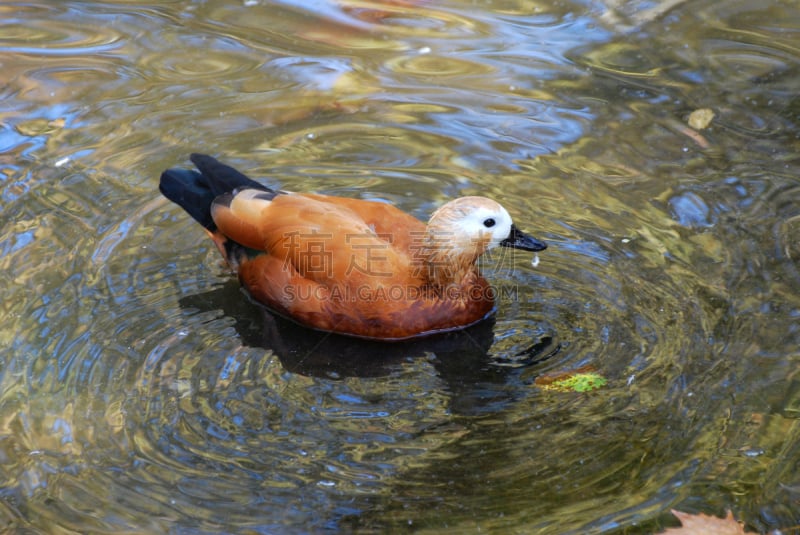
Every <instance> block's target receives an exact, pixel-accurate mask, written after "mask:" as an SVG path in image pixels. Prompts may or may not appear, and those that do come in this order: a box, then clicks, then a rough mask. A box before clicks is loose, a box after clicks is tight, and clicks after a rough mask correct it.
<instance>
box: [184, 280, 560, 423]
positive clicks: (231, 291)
mask: <svg viewBox="0 0 800 535" xmlns="http://www.w3.org/2000/svg"><path fill="white" fill-rule="evenodd" d="M180 305H181V307H184V308H191V309H195V310H198V311H201V312H206V311H214V310H219V311H221V312H222V314H224V315H225V316H228V317H230V318H233V320H234V322H235V324H234V328H235V330H236V332H237V333H238V334H239V336H240V337H241V340H242V343H243V344H244V345H247V346H250V347H260V348H263V349H266V350H270V351H272V352H273V353H274V354H275V355H276V356H277V357H278V358H279V359H280V361H281V364H282V365H283V367H284V368H285V369H286V370H288V371H290V372H293V373H298V374H302V375H306V376H312V377H325V378H342V377H381V376H385V375H389V374H391V373H392V371H393V370H396V369H397V368H398V366H399V365H400V364H401V363H402V362H404V361H407V360H408V359H414V358H426V357H427V358H432V362H433V365H434V366H435V368H436V371H437V373H438V374H439V375H440V377H441V379H442V380H443V381H444V382H445V383H446V384H447V386H448V389H449V391H450V393H451V396H452V398H453V402H454V404H456V405H461V406H463V407H464V408H466V407H467V406H470V407H473V408H474V407H476V405H477V406H487V405H493V404H495V403H497V402H501V403H502V402H503V401H508V397H509V395H512V394H511V393H510V392H508V389H503V388H491V387H490V385H499V384H504V383H506V382H507V381H508V380H509V378H510V376H511V375H514V374H519V372H520V370H521V369H523V368H529V367H531V366H533V365H535V364H538V363H540V362H542V361H544V360H546V359H548V358H550V357H551V356H553V355H554V354H556V353H557V352H558V350H559V344H558V343H557V342H556V341H555V340H554V339H553V337H551V336H545V337H542V338H540V339H536V340H531V341H530V346H528V347H526V348H525V349H524V350H523V351H521V352H518V353H517V354H515V355H513V361H514V365H513V366H509V365H507V364H508V358H507V357H498V356H494V355H492V354H491V347H492V344H493V342H494V327H495V321H494V318H493V317H490V318H487V319H486V320H484V321H481V322H480V323H477V324H475V325H473V326H471V327H469V328H467V329H463V330H459V331H453V332H448V333H441V334H437V335H432V336H428V337H424V338H420V339H416V340H410V341H405V342H392V343H387V342H379V341H371V340H362V339H357V338H351V337H347V336H341V335H336V334H332V333H326V332H320V331H315V330H311V329H308V328H305V327H302V326H300V325H298V324H296V323H294V322H292V321H290V320H287V319H285V318H282V317H280V316H278V315H276V314H274V313H272V312H270V311H269V310H267V309H265V308H264V307H262V306H260V305H258V304H255V303H252V302H250V301H249V300H248V299H247V298H246V297H245V296H244V295H243V292H242V291H241V290H240V289H239V285H238V283H237V282H236V281H234V280H232V281H230V282H228V283H225V284H224V285H222V286H219V287H217V288H214V289H212V290H210V291H207V292H203V293H199V294H194V295H190V296H186V297H183V298H182V299H181V300H180ZM512 390H513V389H512ZM498 396H499V397H500V398H504V399H497V398H498ZM512 397H513V395H512Z"/></svg>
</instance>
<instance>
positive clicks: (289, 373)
mask: <svg viewBox="0 0 800 535" xmlns="http://www.w3.org/2000/svg"><path fill="white" fill-rule="evenodd" d="M644 4H646V5H644ZM665 6H670V7H671V8H670V9H667V8H666V7H665ZM0 20H2V23H0V28H1V29H2V30H1V31H0V65H2V70H3V74H4V79H5V80H6V83H5V84H4V85H3V87H0V102H2V106H0V198H1V199H2V200H1V201H0V206H2V211H0V252H2V255H0V281H2V283H3V287H4V288H5V293H4V299H3V300H2V303H0V314H2V316H1V318H2V320H3V321H2V322H0V325H2V327H0V340H2V342H3V343H2V345H1V346H0V347H2V348H3V349H2V350H0V480H1V481H3V484H2V485H0V526H2V529H0V531H2V530H9V531H11V532H17V531H19V532H30V533H65V532H80V533H89V532H91V533H105V532H114V533H119V532H130V533H142V532H153V533H163V532H174V533H214V532H226V533H275V532H282V533H285V532H290V533H291V532H308V531H312V532H313V531H320V530H324V529H331V530H343V531H364V532H370V531H375V532H383V531H389V530H414V531H423V532H424V531H435V532H437V533H438V532H442V531H453V532H472V531H488V530H490V531H503V532H505V531H515V532H537V533H587V532H589V533H600V532H603V533H622V532H625V533H639V532H641V533H650V532H653V531H657V530H659V529H661V528H663V527H664V526H667V525H674V524H675V522H674V520H672V518H671V517H670V515H669V513H668V511H669V510H670V509H671V508H677V509H680V510H684V511H689V512H705V513H708V514H715V515H717V516H722V515H723V514H724V512H725V510H726V509H732V510H733V511H734V513H735V514H736V516H737V518H740V519H742V520H743V521H744V522H745V523H746V524H747V526H748V528H750V529H751V530H754V531H767V530H770V529H776V528H782V529H785V530H786V529H791V527H792V526H796V525H798V524H800V517H798V513H797V510H798V508H797V503H798V500H800V491H798V488H800V473H798V470H797V464H798V461H800V449H799V448H800V446H799V444H800V437H799V436H798V434H799V433H800V432H799V431H798V425H797V421H798V414H800V376H798V369H800V366H798V359H800V322H799V321H798V318H800V291H799V290H800V269H798V258H799V257H800V245H798V239H797V236H798V232H800V208H799V206H800V186H798V180H797V177H798V176H800V165H798V158H797V154H798V152H799V149H800V143H798V139H800V120H799V119H798V118H799V117H800V111H799V110H800V107H799V106H800V104H798V100H797V91H796V89H797V87H798V82H800V71H799V70H798V68H797V65H798V60H800V54H799V53H798V49H797V46H796V43H797V38H798V33H799V32H800V10H798V9H797V8H796V6H794V5H792V4H790V3H779V2H774V3H771V4H766V5H765V4H764V3H763V2H749V1H722V2H719V1H714V2H711V1H701V2H691V3H688V2H687V3H685V4H684V3H683V2H680V1H675V2H667V3H664V5H663V6H660V7H654V6H651V5H650V4H648V3H639V2H635V1H632V2H628V3H620V2H612V1H611V0H609V2H608V3H607V4H603V3H601V2H583V1H574V2H516V1H496V2H489V3H483V4H480V5H474V4H473V3H461V2H450V3H439V4H436V5H433V4H430V3H427V2H415V1H412V0H403V1H387V2H378V1H375V2H358V3H354V2H349V1H343V2H323V3H320V2H317V3H314V4H313V5H311V7H309V4H304V3H300V2H267V1H260V2H244V3H230V2H221V1H208V2H202V3H199V2H190V3H185V2H184V3H172V2H164V3H162V4H152V5H149V6H143V5H136V4H131V5H128V4H125V3H124V2H103V3H96V2H70V3H52V2H33V3H31V2H26V3H15V2H12V3H7V4H4V5H3V6H0ZM701 108H709V109H711V110H713V111H714V114H715V117H714V119H713V121H712V122H711V124H710V125H709V127H708V128H705V129H702V130H694V129H692V128H690V127H689V126H688V124H687V120H688V116H689V114H690V113H691V112H693V111H694V110H697V109H701ZM195 150H199V151H203V152H209V153H212V154H221V155H225V158H226V161H230V162H231V163H232V164H233V165H236V166H237V167H240V168H243V169H246V170H250V172H251V174H252V175H254V176H260V177H265V179H266V180H268V181H270V182H271V183H272V184H273V185H280V186H281V187H285V188H287V189H292V190H317V191H323V192H329V193H334V194H339V195H349V196H356V197H361V198H369V199H380V200H386V201H389V202H393V203H395V204H397V205H398V206H400V207H401V208H403V209H404V210H407V211H409V212H411V213H414V214H415V215H417V216H419V217H420V218H422V219H425V218H427V216H428V215H429V214H430V213H431V212H432V211H433V210H434V209H435V208H436V207H437V206H438V205H440V204H441V203H442V202H443V201H444V200H445V199H447V198H450V197H453V196H457V195H464V194H478V193H479V194H485V195H489V196H493V197H495V198H497V199H499V200H502V201H503V204H504V205H506V206H508V207H509V209H510V211H511V212H512V215H513V217H514V219H515V220H516V221H517V222H518V223H519V224H520V226H521V227H523V228H526V229H530V230H535V231H536V233H537V234H538V235H542V237H543V238H545V239H546V240H547V241H548V242H549V243H551V244H552V246H551V247H550V248H549V249H548V250H547V251H546V252H545V253H543V254H542V255H541V260H542V262H541V264H540V265H539V266H538V267H536V268H533V267H532V266H531V265H530V259H529V258H528V259H524V260H523V259H522V258H519V259H517V260H518V261H517V262H515V263H512V264H511V265H506V264H505V263H499V262H498V263H496V264H491V262H492V261H491V260H490V264H489V265H488V266H487V268H488V270H489V275H490V278H491V279H492V282H493V283H494V284H495V285H497V287H499V288H502V289H503V295H504V296H505V298H504V299H503V300H502V302H500V303H499V307H498V311H497V314H496V315H495V317H493V318H492V319H491V320H490V321H487V322H484V323H482V324H479V325H476V326H474V327H473V328H471V329H469V330H466V331H464V332H460V333H450V334H447V335H442V336H440V337H435V338H431V339H426V340H421V341H417V342H410V343H404V344H391V345H386V344H377V343H371V342H363V341H354V340H349V339H341V338H338V337H333V336H329V335H324V334H321V333H315V332H309V331H307V330H304V329H302V328H300V327H298V326H296V325H294V324H291V323H290V322H287V321H285V320H282V319H280V318H275V317H273V316H272V315H271V314H269V313H268V312H266V311H264V310H262V309H260V308H259V307H257V306H255V305H253V304H252V303H250V302H249V301H247V300H246V299H245V298H244V296H243V295H242V294H241V292H240V291H239V290H238V284H237V283H236V281H235V280H232V278H231V276H230V274H229V273H227V272H226V271H225V269H224V268H223V267H222V266H221V264H220V261H219V260H218V258H217V253H216V251H215V250H214V249H213V247H210V243H208V241H207V240H206V239H205V237H204V236H203V234H202V232H200V230H199V229H198V228H197V227H196V226H195V224H194V223H192V222H191V221H189V220H188V218H187V217H185V215H184V214H183V213H182V212H179V210H178V209H177V208H175V207H174V206H171V205H169V203H167V202H166V201H165V200H163V199H162V198H160V197H159V195H158V193H157V188H156V183H157V178H158V176H159V174H160V172H161V170H162V169H164V168H166V167H171V166H175V165H180V164H181V163H182V162H185V161H186V157H187V155H188V153H189V152H191V151H195ZM495 260H496V259H495ZM586 367H589V368H591V369H594V370H596V371H597V373H599V374H601V375H602V376H603V377H604V378H606V379H607V380H608V383H607V385H606V386H605V387H604V388H602V389H599V390H594V391H591V392H588V393H574V392H573V393H563V392H561V393H559V392H553V391H548V390H544V389H542V388H540V386H539V385H537V383H536V379H537V377H541V376H543V375H548V374H560V373H565V372H569V371H571V370H579V369H584V368H586ZM25 530H27V531H25Z"/></svg>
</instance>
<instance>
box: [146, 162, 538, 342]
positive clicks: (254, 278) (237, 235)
mask: <svg viewBox="0 0 800 535" xmlns="http://www.w3.org/2000/svg"><path fill="white" fill-rule="evenodd" d="M192 161H193V162H194V163H195V164H196V165H197V166H198V168H199V169H200V173H198V172H196V171H186V170H169V171H166V172H165V173H164V175H162V179H161V191H162V192H163V193H164V194H165V195H166V196H167V197H168V198H170V199H171V200H173V201H175V202H177V203H178V204H180V205H181V206H182V207H183V208H184V209H186V210H187V212H189V213H190V214H191V215H192V216H193V217H194V218H195V219H197V220H198V221H199V222H200V223H202V224H203V225H204V226H205V227H206V229H207V231H208V232H209V234H210V235H211V237H212V239H213V240H214V242H215V243H216V244H217V246H218V247H219V249H220V251H221V252H222V253H223V255H224V256H225V257H226V259H227V261H228V263H229V264H230V265H231V267H232V268H233V269H236V270H237V271H238V274H239V279H240V281H241V283H242V285H243V286H244V287H245V288H246V289H247V290H248V292H249V293H250V294H251V296H252V297H253V298H254V299H255V300H257V301H259V302H260V303H263V304H265V305H267V306H268V307H269V308H271V309H273V310H275V311H276V312H278V313H280V314H283V315H285V316H288V317H290V318H292V319H294V320H295V321H297V322H299V323H302V324H304V325H307V326H309V327H312V328H316V329H321V330H325V331H332V332H337V333H341V334H347V335H351V336H359V337H364V338H375V339H383V340H402V339H407V338H411V337H415V336H421V335H426V334H431V333H435V332H441V331H447V330H452V329H458V328H463V327H466V326H468V325H471V324H473V323H475V322H477V321H480V320H481V319H483V318H485V317H486V316H487V315H489V314H490V313H491V312H492V310H493V306H494V299H493V297H494V295H493V289H492V288H491V287H490V286H489V284H488V283H487V281H486V280H485V279H484V278H483V277H482V276H481V275H480V273H479V272H478V269H477V268H476V267H475V265H474V262H475V259H476V257H477V255H478V254H480V253H482V252H483V250H480V251H478V253H477V254H476V253H475V251H468V252H466V253H464V254H461V253H459V252H454V253H453V255H452V257H451V256H448V257H447V258H448V261H449V262H451V264H448V265H445V266H438V267H439V268H443V269H444V271H446V272H447V274H448V276H447V277H445V280H444V282H442V281H441V280H439V279H441V277H439V278H436V277H432V275H431V273H432V272H433V271H435V269H434V268H435V267H437V266H432V265H431V258H432V257H433V255H432V250H431V232H430V229H429V228H428V227H427V226H426V225H425V224H424V223H422V222H420V221H419V220H417V219H416V218H414V217H412V216H410V215H408V214H406V213H404V212H402V211H400V210H399V209H397V208H395V207H394V206H391V205H389V204H385V203H380V202H373V201H364V200H358V199H349V198H343V197H333V196H326V195H318V194H299V193H285V192H275V191H272V190H269V189H267V188H265V187H264V186H261V185H260V184H258V183H255V182H253V181H250V180H249V179H247V178H246V177H244V175H241V174H239V173H238V172H236V171H235V170H233V169H232V168H229V167H227V166H224V165H222V164H219V163H218V162H216V160H214V159H213V158H210V157H208V156H201V155H193V156H192ZM492 224H494V223H492ZM443 239H445V240H447V239H448V236H444V238H443ZM483 247H484V249H485V245H484V246H483ZM523 248H524V247H523ZM539 248H544V245H543V244H541V247H539ZM531 250H539V249H531ZM439 252H440V251H439ZM459 254H461V257H459ZM451 271H452V273H450V272H451Z"/></svg>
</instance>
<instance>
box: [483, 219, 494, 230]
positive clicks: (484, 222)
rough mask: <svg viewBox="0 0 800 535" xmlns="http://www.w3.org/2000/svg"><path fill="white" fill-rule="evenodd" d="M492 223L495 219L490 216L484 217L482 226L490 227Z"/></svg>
mask: <svg viewBox="0 0 800 535" xmlns="http://www.w3.org/2000/svg"><path fill="white" fill-rule="evenodd" d="M494 223H495V221H494V219H492V218H491V217H490V218H489V219H484V220H483V226H484V227H486V228H492V227H493V226H494Z"/></svg>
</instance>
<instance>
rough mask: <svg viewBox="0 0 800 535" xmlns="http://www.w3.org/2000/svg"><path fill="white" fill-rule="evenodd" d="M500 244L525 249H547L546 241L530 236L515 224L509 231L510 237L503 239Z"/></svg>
mask: <svg viewBox="0 0 800 535" xmlns="http://www.w3.org/2000/svg"><path fill="white" fill-rule="evenodd" d="M500 245H502V246H503V247H513V248H514V249H522V250H523V251H543V250H545V249H547V244H546V243H545V242H543V241H541V240H537V239H536V238H534V237H533V236H528V235H527V234H525V233H524V232H522V231H521V230H520V229H518V228H517V227H515V226H514V225H511V232H509V233H508V238H506V239H505V240H503V241H501V242H500Z"/></svg>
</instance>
